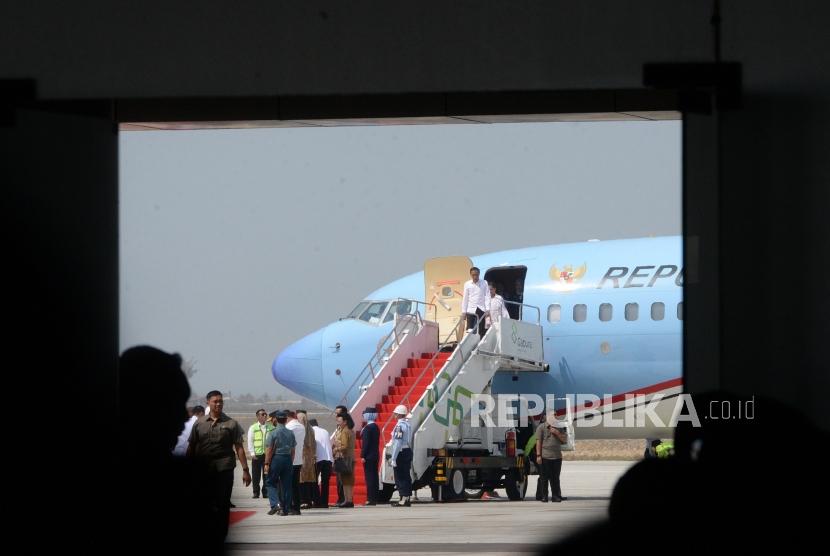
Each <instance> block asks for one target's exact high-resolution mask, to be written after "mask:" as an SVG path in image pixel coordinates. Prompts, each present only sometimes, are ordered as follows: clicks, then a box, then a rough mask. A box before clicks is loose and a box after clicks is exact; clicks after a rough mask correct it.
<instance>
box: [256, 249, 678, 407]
mask: <svg viewBox="0 0 830 556" xmlns="http://www.w3.org/2000/svg"><path fill="white" fill-rule="evenodd" d="M472 260H473V263H474V264H475V266H477V267H479V268H480V269H481V273H482V276H484V275H485V273H486V272H487V271H488V270H491V269H493V268H496V267H526V269H527V271H526V275H525V278H524V293H523V295H524V299H523V303H524V304H525V305H532V306H536V307H539V309H540V310H541V324H542V326H543V338H544V357H545V361H546V362H547V363H548V364H549V365H550V372H548V373H521V376H519V377H515V378H514V376H513V373H510V372H499V373H497V374H496V376H495V378H494V379H493V382H492V385H491V393H493V394H501V393H519V394H537V395H540V396H541V397H542V398H544V397H545V396H546V395H549V394H552V393H555V394H556V395H557V396H560V395H568V394H593V395H596V396H599V397H600V398H602V397H603V396H609V395H615V396H619V395H622V394H625V393H629V392H649V393H654V392H660V391H668V390H671V389H675V390H677V388H679V387H680V386H681V376H682V353H681V350H682V328H683V322H682V318H683V306H682V302H683V297H682V296H683V287H682V285H683V282H682V280H683V269H682V247H681V238H680V237H679V236H672V237H659V238H644V239H630V240H614V241H590V242H585V243H571V244H561V245H549V246H540V247H529V248H524V249H514V250H509V251H501V252H497V253H491V254H486V255H479V256H477V257H473V258H472ZM423 296H424V273H423V272H416V273H414V274H410V275H408V276H405V277H403V278H401V279H399V280H395V281H394V282H391V283H389V284H387V285H385V286H383V287H381V288H379V289H377V290H375V291H374V292H372V293H371V294H369V295H368V296H367V297H366V298H365V300H364V301H362V302H361V303H360V304H358V306H357V307H356V308H355V310H354V311H352V313H351V314H350V315H349V316H348V317H347V318H342V319H340V320H338V321H336V322H333V323H331V324H329V325H327V326H325V327H323V328H321V329H320V330H317V331H316V332H313V333H311V334H309V335H307V336H306V337H304V338H302V339H300V340H298V341H297V342H295V343H293V344H291V345H290V346H288V347H287V348H286V349H284V350H283V351H282V352H281V353H280V354H279V356H278V357H277V358H276V359H275V361H274V363H273V366H272V372H273V376H274V378H275V379H276V380H277V382H279V383H280V384H282V385H284V386H285V387H287V388H288V389H290V390H292V391H294V392H296V393H297V394H299V395H301V396H303V397H305V398H308V399H310V400H313V401H316V402H319V403H321V404H323V405H325V406H328V407H334V406H335V405H337V404H339V403H341V400H342V399H343V396H344V393H345V392H346V389H347V388H348V387H349V386H350V385H351V384H352V382H353V381H354V379H355V377H356V376H357V374H358V373H359V372H360V371H361V370H362V369H363V368H364V366H365V365H366V363H367V361H368V360H369V358H370V357H371V356H372V355H373V354H374V353H375V350H376V349H377V346H378V342H379V340H381V339H382V338H384V337H385V336H386V335H388V334H389V332H390V331H391V329H392V326H393V320H394V318H393V317H394V314H393V309H392V310H390V306H391V304H392V302H394V301H395V300H396V299H397V298H408V299H423ZM427 301H429V300H427ZM523 317H524V320H528V321H530V320H532V321H533V322H535V320H536V314H535V311H533V314H532V315H531V314H530V311H528V310H527V309H525V311H524V315H523Z"/></svg>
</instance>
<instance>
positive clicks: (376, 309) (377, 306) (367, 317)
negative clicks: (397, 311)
mask: <svg viewBox="0 0 830 556" xmlns="http://www.w3.org/2000/svg"><path fill="white" fill-rule="evenodd" d="M387 305H389V302H388V301H377V302H372V303H370V304H369V307H367V308H366V310H365V311H363V314H362V315H360V317H359V318H360V320H362V321H366V322H368V323H369V324H378V323H379V322H380V317H381V315H383V311H384V310H385V309H386V306H387Z"/></svg>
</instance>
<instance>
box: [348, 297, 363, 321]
mask: <svg viewBox="0 0 830 556" xmlns="http://www.w3.org/2000/svg"><path fill="white" fill-rule="evenodd" d="M368 306H369V302H368V301H361V302H360V303H358V304H357V307H355V308H354V309H352V312H351V313H349V316H347V317H346V318H347V319H356V318H357V317H359V316H360V314H361V313H362V312H363V311H365V310H366V307H368Z"/></svg>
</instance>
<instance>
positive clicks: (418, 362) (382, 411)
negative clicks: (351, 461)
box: [329, 352, 452, 506]
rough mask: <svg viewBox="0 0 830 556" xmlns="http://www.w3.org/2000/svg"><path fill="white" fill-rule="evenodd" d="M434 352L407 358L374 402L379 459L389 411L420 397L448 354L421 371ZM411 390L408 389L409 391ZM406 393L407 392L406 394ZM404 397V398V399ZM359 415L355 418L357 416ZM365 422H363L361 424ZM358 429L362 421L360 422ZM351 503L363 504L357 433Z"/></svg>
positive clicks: (333, 493) (333, 490)
mask: <svg viewBox="0 0 830 556" xmlns="http://www.w3.org/2000/svg"><path fill="white" fill-rule="evenodd" d="M433 355H435V354H434V353H422V354H421V357H420V358H417V359H411V358H410V359H407V363H406V367H404V368H403V369H401V373H400V375H399V376H398V377H396V378H395V381H394V383H393V384H392V386H390V387H389V389H388V391H387V393H386V394H385V395H384V396H383V399H382V401H381V403H379V404H377V406H376V407H377V410H378V420H377V421H376V422H377V425H378V427H380V428H381V432H382V434H381V439H380V442H379V447H378V448H379V450H380V454H381V458H382V457H383V447H384V446H385V445H386V443H387V442H388V441H389V440H390V439H391V434H392V429H393V428H394V422H392V421H389V418H390V417H392V411H394V409H395V408H396V407H397V406H398V405H400V404H401V403H403V404H404V405H406V407H407V409H409V410H410V411H411V410H412V406H413V405H414V404H415V403H417V402H418V400H420V399H421V396H422V395H423V393H424V390H426V388H427V386H429V385H430V384H432V381H433V379H434V378H435V375H436V374H437V373H438V372H439V371H440V370H441V368H442V367H443V366H444V363H446V362H447V359H449V357H450V355H452V354H451V353H449V352H441V353H439V354H438V357H436V358H435V365H434V367H433V368H431V369H428V370H427V371H425V369H426V367H427V366H428V365H429V362H430V360H431V359H432V357H433ZM410 389H411V391H410ZM407 392H408V393H409V395H408V396H407V395H406V394H407ZM404 397H406V399H405V400H404ZM359 418H360V417H358V419H359ZM387 421H389V425H388V426H387V427H386V431H383V427H384V425H386V423H387ZM363 424H365V423H363ZM361 428H362V424H361ZM353 498H354V504H355V506H357V505H360V504H365V503H366V499H367V498H366V476H365V475H364V473H363V462H362V461H360V437H359V435H358V438H357V441H356V443H355V469H354V494H353ZM336 501H337V479H336V477H334V476H333V477H332V478H331V482H330V483H329V503H330V504H334V503H335V502H336Z"/></svg>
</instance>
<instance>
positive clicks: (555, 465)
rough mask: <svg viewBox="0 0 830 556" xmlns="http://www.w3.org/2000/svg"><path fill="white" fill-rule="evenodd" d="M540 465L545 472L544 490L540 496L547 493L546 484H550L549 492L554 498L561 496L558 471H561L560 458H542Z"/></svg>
mask: <svg viewBox="0 0 830 556" xmlns="http://www.w3.org/2000/svg"><path fill="white" fill-rule="evenodd" d="M542 466H543V467H544V472H545V481H544V485H545V486H544V487H543V488H544V490H543V491H542V496H543V497H545V496H547V495H548V484H550V494H551V496H552V497H554V498H557V497H558V498H562V489H561V488H560V486H559V473H560V472H561V471H562V460H561V459H544V458H542Z"/></svg>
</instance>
